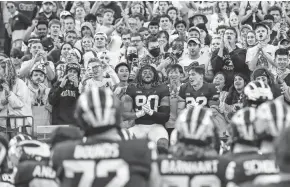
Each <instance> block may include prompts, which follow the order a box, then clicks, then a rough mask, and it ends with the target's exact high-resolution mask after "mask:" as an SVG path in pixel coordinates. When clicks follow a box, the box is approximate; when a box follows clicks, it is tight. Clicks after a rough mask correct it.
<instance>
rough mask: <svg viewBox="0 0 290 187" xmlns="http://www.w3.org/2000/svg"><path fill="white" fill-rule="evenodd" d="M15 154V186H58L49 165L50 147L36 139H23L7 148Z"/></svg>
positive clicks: (54, 174)
mask: <svg viewBox="0 0 290 187" xmlns="http://www.w3.org/2000/svg"><path fill="white" fill-rule="evenodd" d="M9 152H10V154H15V155H14V158H17V160H16V159H15V160H14V161H16V162H15V163H14V164H15V166H16V168H15V170H14V173H13V174H14V185H15V187H35V186H41V187H58V183H57V178H56V172H55V171H54V170H53V169H52V167H50V166H49V164H48V163H49V158H50V147H49V146H48V145H47V144H45V143H42V142H39V141H37V140H24V141H21V142H20V143H18V144H16V145H15V146H13V147H11V148H10V150H9Z"/></svg>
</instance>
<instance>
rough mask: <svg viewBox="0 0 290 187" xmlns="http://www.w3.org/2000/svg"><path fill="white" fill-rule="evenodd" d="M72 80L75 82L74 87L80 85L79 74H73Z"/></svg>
mask: <svg viewBox="0 0 290 187" xmlns="http://www.w3.org/2000/svg"><path fill="white" fill-rule="evenodd" d="M71 81H72V82H73V83H74V87H76V88H78V87H79V81H78V77H77V76H72V77H71Z"/></svg>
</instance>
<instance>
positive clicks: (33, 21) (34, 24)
mask: <svg viewBox="0 0 290 187" xmlns="http://www.w3.org/2000/svg"><path fill="white" fill-rule="evenodd" d="M37 24H38V20H37V19H34V20H32V25H33V26H34V27H36V25H37Z"/></svg>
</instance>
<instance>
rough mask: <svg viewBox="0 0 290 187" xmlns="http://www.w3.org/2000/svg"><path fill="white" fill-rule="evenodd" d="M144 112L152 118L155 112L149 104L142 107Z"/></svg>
mask: <svg viewBox="0 0 290 187" xmlns="http://www.w3.org/2000/svg"><path fill="white" fill-rule="evenodd" d="M142 110H144V112H145V113H146V114H148V115H150V116H152V115H153V112H154V111H153V110H152V109H151V107H150V104H148V103H147V104H145V105H143V106H142Z"/></svg>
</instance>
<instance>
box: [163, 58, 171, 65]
mask: <svg viewBox="0 0 290 187" xmlns="http://www.w3.org/2000/svg"><path fill="white" fill-rule="evenodd" d="M161 63H162V64H164V66H165V67H167V66H168V65H169V64H170V63H171V59H170V58H169V57H167V58H166V59H161Z"/></svg>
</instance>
